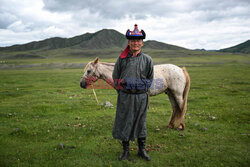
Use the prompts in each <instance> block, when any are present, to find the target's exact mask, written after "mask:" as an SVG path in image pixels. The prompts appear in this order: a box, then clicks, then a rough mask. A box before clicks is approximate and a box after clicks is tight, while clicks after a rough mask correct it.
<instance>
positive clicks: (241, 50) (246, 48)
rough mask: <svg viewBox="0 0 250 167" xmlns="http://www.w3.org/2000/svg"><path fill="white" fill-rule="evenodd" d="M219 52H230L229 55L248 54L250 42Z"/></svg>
mask: <svg viewBox="0 0 250 167" xmlns="http://www.w3.org/2000/svg"><path fill="white" fill-rule="evenodd" d="M219 51H220V52H231V53H247V54H248V53H250V40H247V41H246V42H243V43H240V44H238V45H236V46H232V47H229V48H225V49H221V50H219Z"/></svg>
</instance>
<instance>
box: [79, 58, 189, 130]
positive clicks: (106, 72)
mask: <svg viewBox="0 0 250 167" xmlns="http://www.w3.org/2000/svg"><path fill="white" fill-rule="evenodd" d="M114 65H115V63H106V62H99V61H98V58H95V60H94V61H91V62H89V63H88V64H87V65H86V67H85V69H84V74H83V76H82V77H81V80H80V86H81V87H82V88H84V89H86V88H87V86H88V85H90V84H91V83H93V82H96V81H97V80H98V79H102V80H104V81H106V82H107V83H108V84H109V85H111V86H112V87H114V84H113V79H112V72H113V70H114ZM89 80H91V81H92V82H88V81H89ZM154 81H161V82H158V83H157V82H154ZM154 81H153V83H152V85H151V87H150V89H149V95H150V96H156V95H158V94H161V93H166V94H167V95H168V97H169V100H170V103H171V106H172V110H173V112H172V115H171V117H170V120H169V123H168V125H167V128H171V129H173V128H177V129H179V130H184V129H185V124H184V116H185V113H186V110H187V99H188V93H189V90H190V77H189V74H188V72H187V70H186V68H185V67H183V68H180V67H178V66H176V65H173V64H159V65H154ZM159 84H160V86H159Z"/></svg>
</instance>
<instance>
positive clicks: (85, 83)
mask: <svg viewBox="0 0 250 167" xmlns="http://www.w3.org/2000/svg"><path fill="white" fill-rule="evenodd" d="M80 86H81V88H83V89H86V88H87V81H86V80H82V81H81V82H80Z"/></svg>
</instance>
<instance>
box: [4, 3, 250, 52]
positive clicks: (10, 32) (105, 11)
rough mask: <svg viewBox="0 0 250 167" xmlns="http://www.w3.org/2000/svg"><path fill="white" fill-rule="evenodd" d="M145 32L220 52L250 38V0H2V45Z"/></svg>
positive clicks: (166, 40)
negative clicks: (104, 31) (113, 32)
mask: <svg viewBox="0 0 250 167" xmlns="http://www.w3.org/2000/svg"><path fill="white" fill-rule="evenodd" d="M134 23H137V24H138V25H139V28H140V29H141V28H142V29H144V30H145V32H146V34H147V39H150V40H158V41H162V42H166V43H169V44H174V45H179V46H182V47H186V48H190V49H196V48H205V49H221V48H225V47H229V46H232V45H235V44H238V43H240V42H244V41H246V40H248V39H249V37H250V2H249V1H247V0H238V1H235V0H224V1H223V0H222V1H221V0H190V1H186V0H176V1H170V0H165V1H164V0H137V1H134V0H129V1H117V0H107V1H105V3H104V2H103V1H101V0H99V1H92V0H85V1H82V0H72V1H68V0H44V1H43V0H36V1H32V0H23V1H17V0H2V1H1V2H0V40H1V41H0V46H7V45H12V44H17V43H26V42H30V41H33V40H41V39H45V38H49V37H55V36H59V37H72V36H75V35H80V34H83V33H86V32H96V31H98V30H101V29H103V28H109V29H115V30H118V31H119V32H121V33H123V34H124V33H125V32H126V30H127V29H128V28H129V29H133V25H134Z"/></svg>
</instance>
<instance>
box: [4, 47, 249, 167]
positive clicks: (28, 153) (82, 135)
mask: <svg viewBox="0 0 250 167" xmlns="http://www.w3.org/2000/svg"><path fill="white" fill-rule="evenodd" d="M86 52H87V51H86ZM89 52H90V51H89ZM110 52H111V51H110ZM145 52H146V53H148V54H149V55H151V56H152V57H153V61H154V63H155V64H160V63H173V64H177V65H180V66H186V67H187V70H188V72H189V74H190V77H191V89H190V94H189V99H188V110H187V114H186V116H185V123H186V129H185V130H184V131H177V130H170V129H166V125H167V123H168V120H169V118H170V115H171V106H170V103H169V100H168V98H167V95H165V94H161V95H158V96H155V97H151V98H150V109H149V111H148V116H147V129H148V138H147V150H148V153H149V155H150V156H151V159H152V160H151V161H150V162H145V161H143V160H141V159H139V158H138V157H137V156H136V154H137V143H136V142H134V143H132V144H131V156H130V160H129V161H122V162H120V161H118V159H117V157H118V155H119V154H120V153H121V151H122V146H121V144H120V142H119V141H117V140H115V139H113V138H112V134H111V132H112V126H113V122H114V118H115V106H116V97H117V95H116V92H115V90H112V89H111V90H105V89H98V90H95V91H96V94H97V96H98V100H99V101H100V103H104V102H105V101H110V102H111V103H112V104H113V105H114V107H113V108H106V107H104V106H103V105H102V104H99V105H97V103H96V101H95V97H94V95H93V93H92V90H91V89H86V90H84V89H81V88H80V86H79V81H80V77H81V75H82V74H83V68H84V66H83V67H82V68H78V67H77V68H74V66H71V67H70V68H66V67H65V68H63V67H60V68H56V67H54V68H53V64H54V65H55V64H57V63H65V64H69V63H73V64H74V63H87V62H88V61H90V60H93V59H94V58H95V57H99V58H100V61H107V62H114V61H115V59H116V58H115V57H116V56H117V55H115V54H116V53H119V51H117V52H114V53H112V54H111V56H110V57H109V56H106V55H108V54H109V53H108V51H104V53H105V54H103V52H102V51H100V50H99V51H98V50H97V51H96V52H95V54H93V55H89V54H86V55H82V56H80V55H81V54H82V53H81V54H80V55H79V56H72V57H67V54H68V53H69V52H67V51H65V53H64V55H63V56H61V57H60V56H51V57H50V56H48V55H49V54H48V55H43V56H44V57H45V58H43V59H29V58H28V59H23V58H22V59H20V58H19V59H16V58H15V59H13V58H11V59H10V58H3V57H2V58H1V60H0V66H1V65H2V66H3V65H13V66H12V68H10V66H6V68H2V69H1V70H0V145H1V149H0V166H32V167H33V166H53V167H54V166H157V167H158V166H192V167H193V166H197V167H198V166H199V167H200V166H233V167H235V166H249V164H250V155H249V151H250V147H249V142H250V140H249V138H250V126H249V123H250V95H249V92H250V75H249V73H250V65H249V62H250V61H249V60H250V59H249V57H250V55H249V54H228V53H217V52H193V51H183V53H181V51H179V52H177V53H176V52H174V51H162V50H154V51H152V50H145ZM54 53H55V55H59V54H60V53H61V51H58V53H56V51H54ZM20 64H26V65H27V64H52V65H51V66H39V67H34V68H18V67H16V66H15V65H20Z"/></svg>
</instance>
